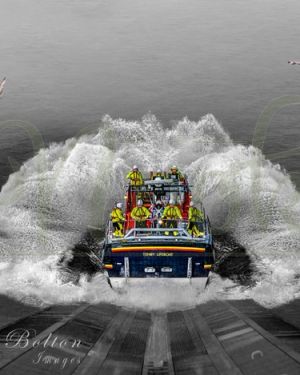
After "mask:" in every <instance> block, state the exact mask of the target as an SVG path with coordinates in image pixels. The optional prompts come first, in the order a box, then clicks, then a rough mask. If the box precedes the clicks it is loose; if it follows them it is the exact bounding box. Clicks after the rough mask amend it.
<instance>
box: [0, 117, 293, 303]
mask: <svg viewBox="0 0 300 375" xmlns="http://www.w3.org/2000/svg"><path fill="white" fill-rule="evenodd" d="M133 164H138V165H139V167H140V169H141V170H142V171H143V172H144V173H147V172H148V171H149V170H151V169H155V168H162V169H167V168H168V167H169V166H170V165H171V164H177V165H178V167H179V168H180V169H181V170H182V171H184V172H185V173H187V174H188V176H189V179H190V183H192V185H193V193H194V197H193V200H194V201H195V202H196V203H197V202H200V201H201V200H203V201H204V205H205V207H206V209H207V212H208V214H209V216H210V219H211V222H212V225H213V227H215V228H221V229H223V230H225V231H227V232H230V233H231V234H232V235H233V236H234V237H235V239H236V240H237V241H238V242H240V243H241V244H242V245H243V246H244V247H245V248H246V250H247V252H248V254H249V255H250V257H251V259H252V261H253V262H254V264H255V265H256V268H257V270H258V272H257V274H256V275H255V276H254V277H255V278H256V282H257V283H256V286H254V287H252V288H248V289H246V290H245V288H243V287H240V286H239V285H234V287H233V288H231V287H230V288H229V289H228V283H229V281H226V282H224V280H221V279H220V278H218V277H216V276H215V277H214V278H213V283H211V285H210V287H209V293H208V294H207V296H210V298H215V297H217V298H226V296H228V297H232V296H234V297H235V298H254V299H256V300H258V301H259V302H261V303H263V304H266V305H268V306H269V305H276V304H281V303H284V302H287V301H289V300H292V299H293V298H297V297H298V296H299V293H300V283H299V275H300V257H299V244H300V230H299V216H300V199H299V193H298V192H297V191H296V189H295V187H294V185H293V184H292V182H291V180H290V177H289V176H288V175H287V173H286V172H285V171H284V170H282V169H281V168H280V166H279V165H273V164H272V163H271V162H270V161H268V160H266V158H265V157H264V155H263V154H262V153H261V152H260V151H259V150H258V149H256V148H254V147H253V146H248V147H246V146H242V145H235V144H233V142H232V141H231V139H230V137H229V136H228V134H226V132H225V131H224V129H223V128H222V126H221V125H220V124H219V123H218V121H217V120H216V119H215V118H214V116H213V115H206V116H204V117H203V118H201V119H200V120H199V121H198V122H193V121H190V120H189V119H188V118H184V119H183V120H181V121H178V122H176V123H174V124H173V126H172V127H171V128H164V127H163V126H162V125H161V124H160V123H159V121H158V120H157V119H156V117H155V116H153V115H151V114H149V115H146V116H144V117H143V119H142V120H141V121H126V120H124V119H112V118H111V117H109V116H105V117H104V118H103V121H102V123H101V125H100V127H99V130H98V132H97V133H96V134H92V135H84V136H82V137H80V138H78V139H75V138H73V139H69V140H67V141H66V142H65V143H59V144H52V145H51V146H50V147H48V148H45V149H42V150H40V151H39V153H38V154H37V155H36V156H35V157H33V158H32V159H30V160H28V161H27V162H26V163H24V165H23V166H22V167H21V169H20V170H19V171H18V172H15V173H13V174H12V175H11V176H10V177H9V179H8V181H7V183H6V184H5V185H4V186H3V188H2V190H1V193H0V227H1V233H0V235H1V237H0V257H1V258H0V259H1V262H2V263H1V277H0V291H1V292H3V293H7V294H9V295H12V296H15V297H17V298H18V299H21V298H29V297H28V296H31V297H32V296H35V297H36V298H37V300H38V301H41V303H56V302H65V303H70V302H74V301H88V302H95V301H97V302H99V301H101V299H103V300H106V301H107V300H110V301H112V302H114V303H121V304H122V303H124V304H126V303H127V302H128V301H131V304H132V305H137V306H139V305H140V306H144V307H145V308H147V306H151V304H152V305H153V303H155V298H152V300H151V301H148V302H147V301H145V300H143V298H146V297H145V295H147V293H145V291H144V290H143V292H142V293H141V294H140V298H136V296H137V295H139V291H138V290H137V289H135V290H129V291H127V292H126V293H127V297H126V298H123V297H122V295H120V294H118V293H115V292H111V291H109V290H107V283H106V281H105V280H104V279H103V278H102V279H101V278H100V279H99V276H98V278H96V281H95V280H93V281H91V282H88V281H87V280H84V279H82V280H81V281H80V283H79V284H78V285H73V284H64V283H63V282H62V280H61V278H60V273H59V270H58V269H57V266H56V260H57V258H58V256H59V255H60V254H62V253H64V252H66V251H68V250H70V249H71V248H72V247H73V245H74V244H75V243H76V242H77V241H78V240H79V238H80V236H81V235H82V233H83V232H84V231H85V229H86V228H87V227H88V226H89V225H90V226H100V227H104V226H105V223H106V220H107V215H108V212H109V210H110V208H111V205H112V204H113V202H114V201H116V200H120V199H122V197H123V191H124V175H125V174H126V173H127V172H128V170H129V169H130V167H131V166H132V165H133ZM229 284H230V285H231V282H230V283H229ZM128 293H129V294H128ZM159 293H160V295H163V296H165V297H164V298H162V299H160V302H159V306H160V307H163V306H165V307H168V306H172V305H176V304H178V296H176V298H175V297H174V298H173V300H172V298H171V299H170V298H169V297H168V296H170V295H172V293H165V292H164V291H160V292H159ZM148 295H151V293H148ZM175 295H176V293H175ZM143 296H144V297H143ZM31 297H30V298H31ZM152 297H153V294H152ZM30 298H29V299H30ZM32 298H33V297H32ZM122 298H123V299H122ZM147 298H148V297H147ZM180 298H181V300H182V304H181V305H189V304H191V303H194V301H195V300H197V301H198V302H201V301H203V298H201V297H200V296H199V293H198V291H197V290H195V291H192V292H191V293H190V297H188V298H187V299H186V298H185V295H184V293H181V294H180ZM175 299H176V300H175ZM125 300H126V301H127V302H126V301H125ZM164 301H165V302H164Z"/></svg>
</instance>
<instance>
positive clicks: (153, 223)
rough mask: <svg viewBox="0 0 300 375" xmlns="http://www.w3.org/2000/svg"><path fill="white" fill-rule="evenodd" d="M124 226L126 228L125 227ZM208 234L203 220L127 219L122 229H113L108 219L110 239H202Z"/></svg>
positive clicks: (208, 231) (206, 225)
mask: <svg viewBox="0 0 300 375" xmlns="http://www.w3.org/2000/svg"><path fill="white" fill-rule="evenodd" d="M125 227H126V228H127V229H125ZM209 234H210V229H209V224H208V222H207V221H206V220H205V221H198V222H193V223H192V224H191V223H190V222H189V221H188V220H183V219H181V220H167V219H157V218H154V219H148V220H145V221H141V222H137V221H135V220H127V221H126V223H124V224H123V228H122V230H121V231H120V230H117V231H115V228H114V226H113V223H112V222H111V221H110V222H109V225H108V233H107V235H108V237H109V238H110V239H111V240H120V238H124V239H137V238H145V239H150V238H151V239H156V238H162V237H163V238H164V239H168V238H170V237H172V238H173V237H175V238H182V239H183V238H185V239H202V240H203V238H204V237H205V236H207V235H209Z"/></svg>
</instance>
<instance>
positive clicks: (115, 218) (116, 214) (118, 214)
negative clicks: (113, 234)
mask: <svg viewBox="0 0 300 375" xmlns="http://www.w3.org/2000/svg"><path fill="white" fill-rule="evenodd" d="M110 217H111V221H112V222H113V223H118V222H120V221H124V216H123V212H122V210H121V209H120V208H118V207H115V208H114V209H113V210H112V212H111V214H110Z"/></svg>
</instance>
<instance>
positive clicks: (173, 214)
mask: <svg viewBox="0 0 300 375" xmlns="http://www.w3.org/2000/svg"><path fill="white" fill-rule="evenodd" d="M162 218H163V219H169V220H176V219H182V215H181V212H180V209H179V208H178V207H177V206H173V207H171V206H167V207H166V208H165V209H164V213H163V215H162Z"/></svg>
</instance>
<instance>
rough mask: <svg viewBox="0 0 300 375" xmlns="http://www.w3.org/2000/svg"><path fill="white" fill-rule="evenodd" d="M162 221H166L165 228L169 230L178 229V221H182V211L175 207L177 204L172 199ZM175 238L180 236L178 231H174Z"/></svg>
mask: <svg viewBox="0 0 300 375" xmlns="http://www.w3.org/2000/svg"><path fill="white" fill-rule="evenodd" d="M162 219H165V226H166V227H167V228H177V220H179V219H182V215H181V212H180V209H179V208H178V207H177V206H175V202H174V201H173V200H172V199H170V201H169V204H168V205H167V207H166V208H165V209H164V212H163V215H162ZM165 234H166V235H168V234H169V232H168V231H166V232H165ZM173 234H174V236H177V235H178V232H177V231H173Z"/></svg>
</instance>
